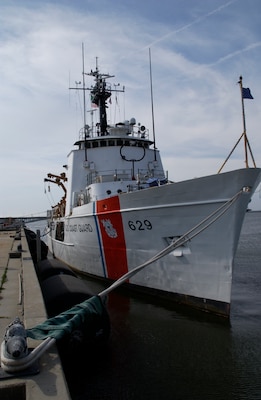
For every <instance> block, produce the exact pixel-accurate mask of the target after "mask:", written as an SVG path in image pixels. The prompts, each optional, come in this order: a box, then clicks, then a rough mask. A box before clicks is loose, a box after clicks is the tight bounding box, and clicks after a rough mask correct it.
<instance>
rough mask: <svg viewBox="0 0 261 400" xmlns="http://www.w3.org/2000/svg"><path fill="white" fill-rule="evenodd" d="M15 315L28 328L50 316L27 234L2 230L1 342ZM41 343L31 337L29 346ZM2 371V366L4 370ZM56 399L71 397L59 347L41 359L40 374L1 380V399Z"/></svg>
mask: <svg viewBox="0 0 261 400" xmlns="http://www.w3.org/2000/svg"><path fill="white" fill-rule="evenodd" d="M15 317H19V318H20V319H21V321H23V323H24V325H25V327H26V328H31V327H34V326H35V325H37V324H39V323H41V322H43V321H45V320H46V319H47V315H46V310H45V306H44V301H43V298H42V293H41V289H40V286H39V283H38V279H37V276H36V273H35V268H34V265H33V262H32V258H31V255H30V252H29V249H28V244H27V241H26V237H25V234H24V232H23V230H22V232H21V234H17V233H16V232H15V231H0V342H2V341H3V340H4V334H5V331H6V328H7V326H8V325H9V324H10V323H11V322H13V320H14V319H15ZM39 343H40V342H38V341H35V340H32V339H28V342H27V344H28V348H30V349H32V348H35V347H37V345H38V344H39ZM0 371H1V369H0ZM18 398H19V400H29V399H30V400H32V399H37V400H43V399H47V398H52V399H53V400H56V399H61V400H67V399H70V394H69V391H68V387H67V384H66V380H65V377H64V374H63V370H62V366H61V361H60V358H59V354H58V352H57V349H56V346H53V347H52V348H50V349H49V350H48V351H47V352H46V353H45V354H44V355H43V356H42V357H41V358H40V360H39V373H38V374H36V375H31V376H29V375H28V376H24V377H15V376H14V375H13V374H12V375H11V374H10V376H8V379H1V380H0V399H1V400H6V399H18Z"/></svg>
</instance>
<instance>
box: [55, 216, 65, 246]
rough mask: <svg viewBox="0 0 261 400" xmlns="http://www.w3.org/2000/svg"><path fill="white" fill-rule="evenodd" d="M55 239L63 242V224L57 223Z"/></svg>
mask: <svg viewBox="0 0 261 400" xmlns="http://www.w3.org/2000/svg"><path fill="white" fill-rule="evenodd" d="M55 239H56V240H59V241H60V242H63V241H64V222H61V221H60V222H57V224H56V231H55Z"/></svg>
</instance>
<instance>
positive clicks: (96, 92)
mask: <svg viewBox="0 0 261 400" xmlns="http://www.w3.org/2000/svg"><path fill="white" fill-rule="evenodd" d="M86 75H89V76H93V77H94V78H95V82H96V84H95V86H94V87H92V88H91V89H89V90H90V91H91V102H92V104H95V105H96V106H98V107H99V111H100V130H101V132H100V134H101V136H105V135H107V126H108V125H107V113H106V107H107V106H106V101H107V100H108V99H109V98H110V97H111V92H112V90H111V89H107V87H106V79H108V78H114V75H109V74H101V73H100V72H99V69H98V60H97V57H96V70H95V71H91V72H90V73H86Z"/></svg>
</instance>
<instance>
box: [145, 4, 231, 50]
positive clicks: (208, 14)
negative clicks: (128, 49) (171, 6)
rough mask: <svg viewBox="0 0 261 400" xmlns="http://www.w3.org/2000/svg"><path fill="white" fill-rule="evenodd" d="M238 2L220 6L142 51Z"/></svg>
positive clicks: (155, 41) (162, 37)
mask: <svg viewBox="0 0 261 400" xmlns="http://www.w3.org/2000/svg"><path fill="white" fill-rule="evenodd" d="M237 1H238V0H230V1H228V2H227V3H225V4H222V5H221V6H219V7H218V8H216V9H215V10H213V11H210V12H208V13H207V14H205V15H202V17H199V18H197V19H195V20H194V21H193V22H191V23H189V24H187V25H184V26H183V27H182V28H179V29H177V30H175V31H171V32H169V33H167V34H166V35H164V36H161V37H160V38H159V39H156V40H154V41H153V42H151V43H150V44H148V45H146V46H145V47H143V48H142V49H141V50H145V49H147V48H149V47H151V46H154V45H155V44H156V43H159V42H162V41H163V40H165V39H167V38H168V37H170V36H171V35H175V34H177V33H180V32H182V31H184V30H186V29H188V28H190V27H191V26H193V25H196V24H198V23H199V22H201V21H203V20H204V19H206V18H208V17H210V16H211V15H213V14H216V13H218V12H219V11H221V10H223V8H226V7H228V6H230V5H231V4H233V3H235V2H237Z"/></svg>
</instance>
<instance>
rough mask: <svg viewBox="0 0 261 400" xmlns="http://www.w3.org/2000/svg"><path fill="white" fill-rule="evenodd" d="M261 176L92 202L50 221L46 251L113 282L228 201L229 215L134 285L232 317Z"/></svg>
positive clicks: (243, 173) (246, 172) (244, 174)
mask: <svg viewBox="0 0 261 400" xmlns="http://www.w3.org/2000/svg"><path fill="white" fill-rule="evenodd" d="M259 179H260V169H257V168H255V169H250V168H249V169H241V170H237V171H233V172H229V173H224V174H217V175H212V176H207V177H203V178H197V179H193V180H188V181H184V182H180V183H172V184H166V185H163V186H158V187H153V188H148V189H143V190H139V191H135V192H131V193H122V194H120V195H118V196H112V197H107V198H105V199H102V200H98V201H94V202H89V203H87V204H84V205H82V206H78V207H75V208H73V209H72V212H71V215H69V216H67V217H63V218H57V219H54V220H53V222H52V223H51V228H52V229H51V230H50V234H49V235H48V246H49V249H50V250H51V252H52V253H53V254H54V256H55V257H56V258H58V259H60V260H62V261H63V262H65V263H66V264H68V265H69V266H71V267H72V268H74V269H76V270H78V271H80V272H82V273H86V274H91V275H93V276H96V277H101V278H108V279H112V280H116V279H118V278H119V277H121V276H122V275H124V274H125V273H126V272H127V271H129V270H132V269H133V268H135V267H137V266H138V265H140V264H142V263H144V262H146V261H147V260H148V259H150V258H152V257H153V256H155V254H157V253H158V252H160V251H161V250H163V249H164V248H166V247H167V246H168V245H169V244H170V243H171V242H173V241H175V239H176V238H179V237H181V236H183V235H184V234H185V233H186V232H188V231H190V230H191V229H192V228H194V227H195V226H196V225H197V224H199V223H200V222H201V221H203V220H204V219H205V218H206V217H208V216H209V215H211V214H212V213H213V212H214V211H216V210H217V209H219V208H220V207H221V206H222V205H224V204H226V203H227V211H226V212H225V213H224V214H223V215H219V214H217V220H216V221H215V222H213V223H211V224H210V226H209V227H207V228H206V229H202V232H201V233H199V234H198V235H196V236H195V237H193V238H192V239H191V240H189V241H188V242H186V243H185V244H184V245H183V246H180V247H179V248H177V249H176V250H174V251H172V252H170V253H169V254H167V255H165V256H164V257H162V258H160V259H159V260H158V261H156V262H154V263H152V264H151V265H150V266H147V267H146V268H144V269H143V270H142V271H140V272H139V273H137V274H136V275H135V276H133V277H132V278H131V279H130V280H129V283H130V284H133V285H137V286H138V287H139V288H140V289H142V290H145V291H146V290H150V291H153V293H155V294H159V295H165V296H168V297H171V298H173V299H174V300H178V301H179V302H180V303H184V304H190V305H193V306H195V307H198V308H200V309H203V310H205V311H210V312H214V313H216V314H223V315H229V310H230V299H231V285H232V275H233V260H234V256H235V252H236V249H237V244H238V239H239V236H240V230H241V226H242V223H243V220H244V215H245V213H246V210H247V207H248V203H249V201H250V198H251V195H252V194H253V191H254V190H255V188H256V186H257V184H258V182H259ZM240 191H242V192H240ZM237 194H238V196H237V197H236V198H235V199H234V201H231V202H229V200H231V199H232V198H234V196H235V195H237ZM203 226H205V225H202V227H200V229H201V228H203ZM189 238H190V234H188V239H189Z"/></svg>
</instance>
